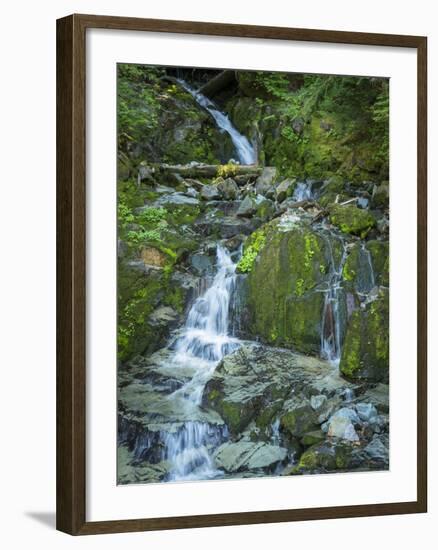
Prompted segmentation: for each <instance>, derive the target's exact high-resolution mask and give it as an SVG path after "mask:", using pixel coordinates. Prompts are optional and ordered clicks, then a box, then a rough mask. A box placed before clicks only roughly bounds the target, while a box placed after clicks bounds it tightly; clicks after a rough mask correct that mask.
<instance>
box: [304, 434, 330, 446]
mask: <svg viewBox="0 0 438 550" xmlns="http://www.w3.org/2000/svg"><path fill="white" fill-rule="evenodd" d="M323 441H325V433H324V432H323V431H322V430H314V431H313V432H307V433H305V434H304V435H303V437H302V438H301V445H303V446H304V447H310V446H311V445H316V444H318V443H322V442H323Z"/></svg>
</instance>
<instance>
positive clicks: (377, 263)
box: [342, 240, 389, 293]
mask: <svg viewBox="0 0 438 550" xmlns="http://www.w3.org/2000/svg"><path fill="white" fill-rule="evenodd" d="M342 275H343V279H344V281H346V283H347V284H351V285H352V286H353V287H354V288H355V290H356V291H357V292H361V293H364V292H365V293H366V292H369V291H370V290H371V289H372V288H373V287H374V286H375V285H383V286H388V284H389V243H388V241H377V240H373V241H368V242H366V243H363V242H362V243H361V242H357V243H355V244H354V245H353V246H352V247H351V249H350V251H349V253H348V256H347V259H346V260H345V264H344V267H343V271H342Z"/></svg>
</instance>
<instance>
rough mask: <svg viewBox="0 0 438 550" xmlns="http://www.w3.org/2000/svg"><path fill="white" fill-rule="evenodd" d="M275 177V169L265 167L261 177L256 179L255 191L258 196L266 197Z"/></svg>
mask: <svg viewBox="0 0 438 550" xmlns="http://www.w3.org/2000/svg"><path fill="white" fill-rule="evenodd" d="M276 176H277V169H276V168H273V167H269V166H267V167H265V168H264V169H263V172H262V173H261V175H260V176H259V177H258V178H257V179H256V182H255V191H256V193H257V194H258V195H264V196H266V193H268V192H269V191H270V190H271V189H273V183H274V181H275V178H276Z"/></svg>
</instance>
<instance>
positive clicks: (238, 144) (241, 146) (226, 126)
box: [178, 79, 257, 164]
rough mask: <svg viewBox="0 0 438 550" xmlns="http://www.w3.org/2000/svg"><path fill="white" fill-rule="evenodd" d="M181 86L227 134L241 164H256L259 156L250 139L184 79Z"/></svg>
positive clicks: (181, 80)
mask: <svg viewBox="0 0 438 550" xmlns="http://www.w3.org/2000/svg"><path fill="white" fill-rule="evenodd" d="M178 82H179V83H180V84H181V86H182V87H183V88H184V89H185V90H186V91H187V92H189V94H191V95H192V97H193V98H194V99H195V101H196V102H197V103H198V105H200V106H201V107H202V108H203V109H205V110H206V111H208V112H209V113H210V114H211V116H212V117H213V118H214V120H215V122H216V124H217V125H218V126H219V128H220V129H221V130H223V131H224V132H227V134H228V135H229V136H230V138H231V141H232V142H233V145H234V147H235V149H236V154H237V157H238V159H239V162H240V163H241V164H255V163H256V162H257V155H256V152H255V149H254V147H253V146H252V145H251V144H250V142H249V141H248V139H247V138H246V137H245V136H244V135H242V134H241V133H240V132H239V131H238V130H237V129H236V128H235V127H234V126H233V124H232V123H231V121H230V119H229V118H228V117H227V115H225V114H224V113H222V112H221V111H220V110H219V109H218V108H217V106H216V105H215V104H214V103H213V102H212V101H211V100H210V99H208V97H206V96H205V95H203V94H201V93H200V92H198V91H197V90H194V89H193V88H191V87H190V86H189V85H188V84H187V82H185V80H183V79H178Z"/></svg>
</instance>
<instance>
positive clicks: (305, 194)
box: [292, 181, 313, 202]
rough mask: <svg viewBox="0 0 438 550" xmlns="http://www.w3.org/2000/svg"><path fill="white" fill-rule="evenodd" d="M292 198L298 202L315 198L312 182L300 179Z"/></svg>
mask: <svg viewBox="0 0 438 550" xmlns="http://www.w3.org/2000/svg"><path fill="white" fill-rule="evenodd" d="M292 198H293V200H294V201H297V202H300V201H304V200H310V199H313V191H312V184H311V183H309V182H307V181H299V182H298V183H297V185H296V187H295V190H294V194H293V197H292Z"/></svg>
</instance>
